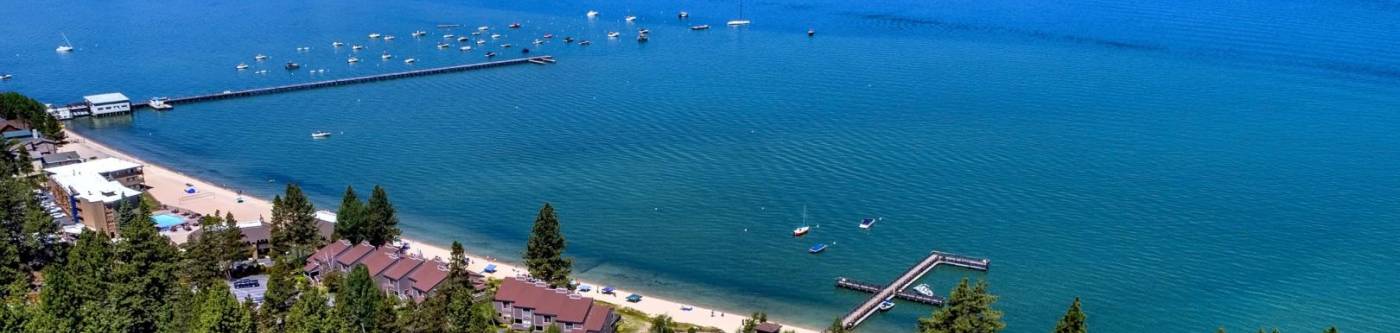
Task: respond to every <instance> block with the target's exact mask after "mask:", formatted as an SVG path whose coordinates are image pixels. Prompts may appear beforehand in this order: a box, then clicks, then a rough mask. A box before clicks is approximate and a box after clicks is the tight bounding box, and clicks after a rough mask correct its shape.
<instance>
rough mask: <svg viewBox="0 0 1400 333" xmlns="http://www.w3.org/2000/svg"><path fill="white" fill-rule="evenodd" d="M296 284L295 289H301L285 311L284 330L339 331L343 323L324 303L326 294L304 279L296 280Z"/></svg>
mask: <svg viewBox="0 0 1400 333" xmlns="http://www.w3.org/2000/svg"><path fill="white" fill-rule="evenodd" d="M297 286H298V288H297V290H300V291H301V296H300V297H299V299H297V302H296V303H295V304H293V305H292V309H291V310H289V311H287V320H286V321H285V322H284V323H285V324H284V327H286V331H285V332H287V333H337V332H341V331H342V330H341V328H342V327H343V325H341V322H340V320H339V317H337V316H335V315H334V314H333V312H332V310H331V308H330V307H329V306H327V305H326V301H327V300H326V294H325V293H324V292H321V290H320V289H318V288H316V287H314V286H310V285H309V284H308V283H306V281H305V280H298V283H297ZM347 331H348V330H347Z"/></svg>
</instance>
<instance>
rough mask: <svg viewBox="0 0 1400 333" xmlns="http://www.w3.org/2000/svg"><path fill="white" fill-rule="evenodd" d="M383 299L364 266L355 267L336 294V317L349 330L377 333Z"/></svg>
mask: <svg viewBox="0 0 1400 333" xmlns="http://www.w3.org/2000/svg"><path fill="white" fill-rule="evenodd" d="M383 297H384V296H383V293H382V292H380V291H379V289H378V288H376V287H375V284H374V280H372V279H370V276H369V270H368V269H366V268H365V266H364V265H357V266H355V269H353V270H351V271H350V275H349V276H348V277H346V278H345V282H344V286H342V287H341V290H340V293H338V294H336V299H335V312H336V315H337V316H338V317H340V319H341V321H343V322H344V323H345V324H346V325H349V328H350V329H351V330H354V331H360V330H363V331H364V332H378V331H379V327H380V323H379V318H380V317H379V314H380V312H381V311H382V309H381V307H382V306H383V305H384V300H383V299H382V298H383Z"/></svg>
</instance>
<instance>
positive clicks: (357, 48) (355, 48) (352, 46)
mask: <svg viewBox="0 0 1400 333" xmlns="http://www.w3.org/2000/svg"><path fill="white" fill-rule="evenodd" d="M350 49H351V50H355V51H359V50H363V49H365V46H364V45H351V46H350Z"/></svg>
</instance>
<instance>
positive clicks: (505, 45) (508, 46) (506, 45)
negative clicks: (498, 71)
mask: <svg viewBox="0 0 1400 333" xmlns="http://www.w3.org/2000/svg"><path fill="white" fill-rule="evenodd" d="M501 48H503V49H508V48H510V43H505V44H501Z"/></svg>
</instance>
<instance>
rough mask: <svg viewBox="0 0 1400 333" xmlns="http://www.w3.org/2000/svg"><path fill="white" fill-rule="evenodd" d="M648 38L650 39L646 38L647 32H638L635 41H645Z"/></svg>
mask: <svg viewBox="0 0 1400 333" xmlns="http://www.w3.org/2000/svg"><path fill="white" fill-rule="evenodd" d="M649 39H651V38H648V37H647V34H638V35H637V42H638V43H646V42H647V40H649Z"/></svg>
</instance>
